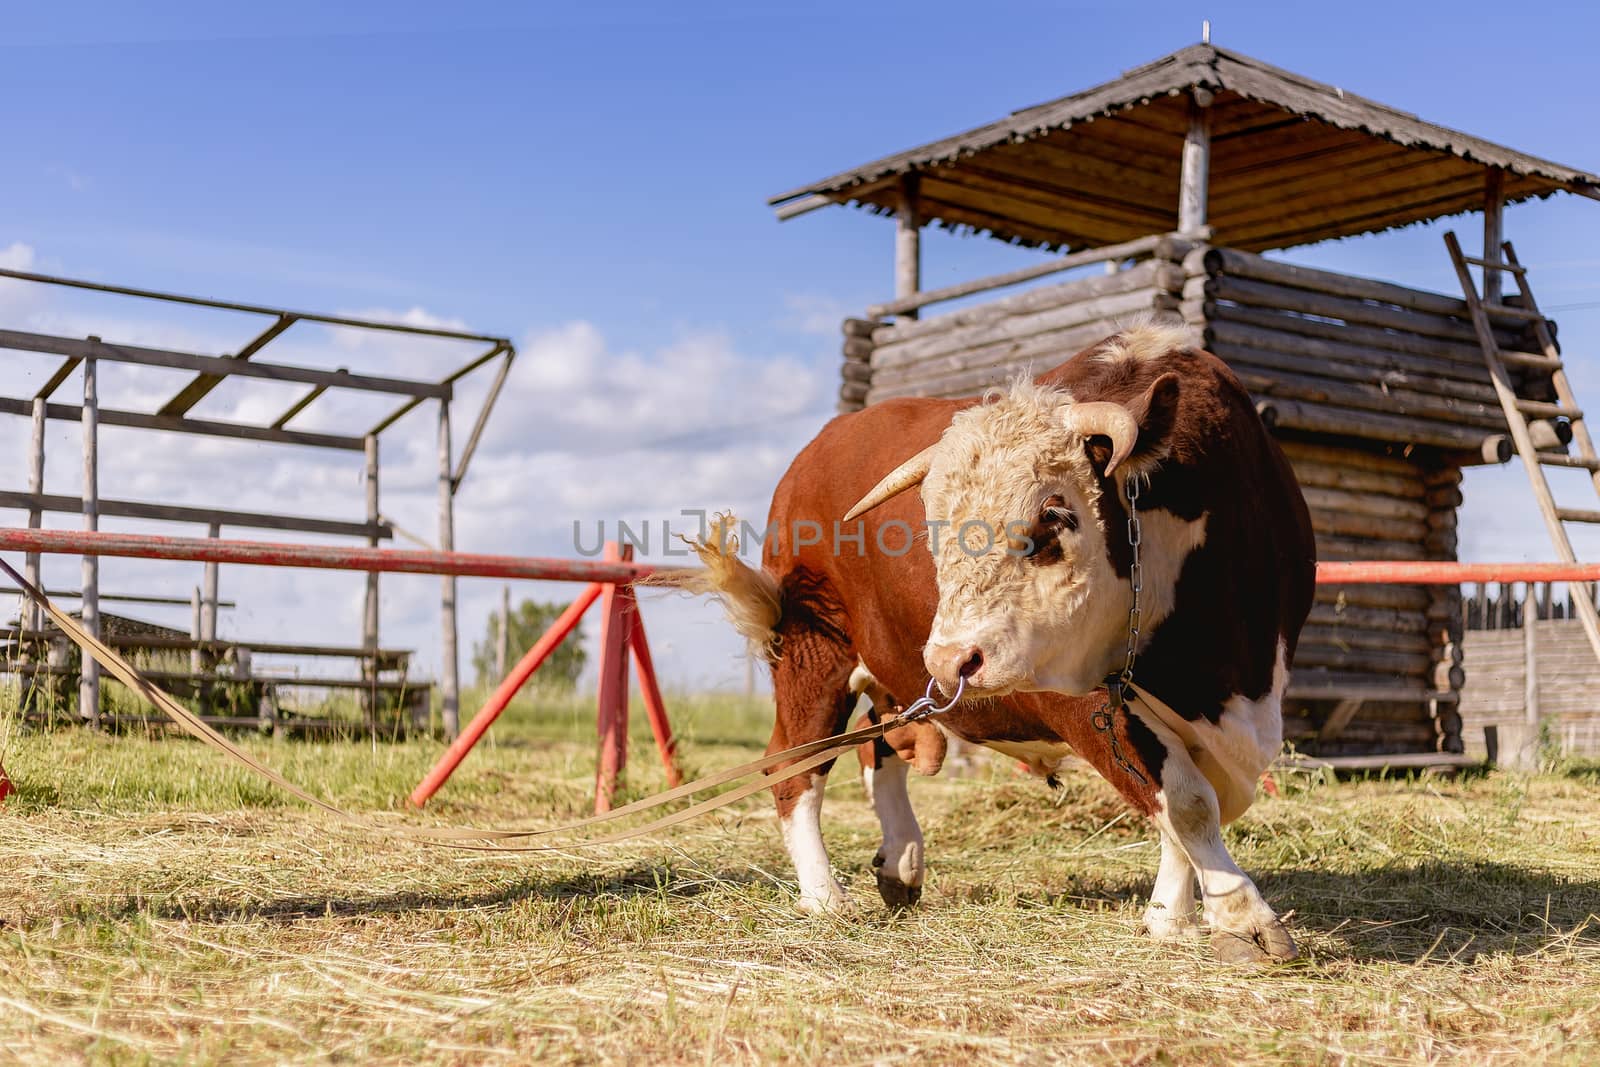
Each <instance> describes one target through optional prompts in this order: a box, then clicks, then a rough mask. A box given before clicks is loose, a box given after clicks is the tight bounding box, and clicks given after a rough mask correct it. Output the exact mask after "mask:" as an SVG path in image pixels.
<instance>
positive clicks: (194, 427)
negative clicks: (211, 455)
mask: <svg viewBox="0 0 1600 1067" xmlns="http://www.w3.org/2000/svg"><path fill="white" fill-rule="evenodd" d="M417 403H421V401H420V400H418V401H417ZM30 407H31V402H30V401H27V400H16V399H13V398H11V397H0V412H5V413H7V414H11V415H26V414H28V413H29V409H30ZM45 415H46V417H48V418H51V419H56V420H58V421H61V422H78V421H79V420H80V419H81V418H82V417H83V409H82V408H81V407H80V406H78V405H77V404H47V405H46V406H45ZM98 415H99V421H100V425H102V426H128V427H134V428H136V429H142V430H165V431H167V432H169V433H192V434H198V435H199V436H202V437H227V438H232V439H234V440H238V441H265V442H271V443H274V444H283V445H302V446H305V447H307V448H330V449H339V450H342V451H347V452H359V451H361V449H362V443H361V442H362V439H361V438H360V437H352V436H349V435H346V434H331V433H312V432H308V431H306V430H274V429H270V428H268V427H265V426H250V425H247V424H245V423H239V422H219V421H216V420H213V419H196V418H191V417H189V416H185V417H183V418H168V417H167V416H165V415H145V414H142V413H140V412H136V411H118V410H115V409H112V408H101V409H100V411H99V413H98Z"/></svg>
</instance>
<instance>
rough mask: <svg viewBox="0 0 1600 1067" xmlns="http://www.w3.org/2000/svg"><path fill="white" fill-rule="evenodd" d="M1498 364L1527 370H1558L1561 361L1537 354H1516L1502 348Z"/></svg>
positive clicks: (1511, 350)
mask: <svg viewBox="0 0 1600 1067" xmlns="http://www.w3.org/2000/svg"><path fill="white" fill-rule="evenodd" d="M1499 356H1500V362H1501V363H1504V364H1505V365H1506V366H1508V367H1526V368H1528V369H1529V370H1560V369H1561V360H1560V359H1559V358H1557V357H1555V356H1542V355H1540V354H1539V353H1537V352H1518V351H1516V350H1515V349H1504V348H1502V349H1501V350H1500V352H1499Z"/></svg>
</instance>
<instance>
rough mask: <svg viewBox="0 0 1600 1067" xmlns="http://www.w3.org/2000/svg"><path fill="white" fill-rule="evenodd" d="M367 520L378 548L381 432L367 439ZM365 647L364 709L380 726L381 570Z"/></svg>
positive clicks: (374, 578) (364, 621)
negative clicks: (379, 606) (379, 630)
mask: <svg viewBox="0 0 1600 1067" xmlns="http://www.w3.org/2000/svg"><path fill="white" fill-rule="evenodd" d="M365 451H366V463H367V466H366V478H367V522H369V523H370V524H372V532H371V533H370V534H368V535H367V546H368V547H369V548H377V547H378V530H377V525H378V522H379V521H380V520H379V510H378V435H377V434H368V435H367V438H366V449H365ZM361 647H362V648H363V649H365V650H366V652H367V658H366V659H364V660H362V661H361V680H362V681H364V682H366V683H367V686H366V688H364V689H362V690H361V711H362V714H363V715H364V716H365V717H366V719H367V723H368V725H370V726H374V727H375V726H376V725H377V714H378V690H377V685H376V683H377V680H378V572H377V571H368V572H367V595H366V601H365V603H364V605H363V610H362V613H361Z"/></svg>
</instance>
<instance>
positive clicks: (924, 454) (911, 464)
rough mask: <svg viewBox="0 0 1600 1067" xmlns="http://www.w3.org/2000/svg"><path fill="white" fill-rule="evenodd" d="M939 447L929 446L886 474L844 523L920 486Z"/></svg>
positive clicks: (846, 517) (858, 503)
mask: <svg viewBox="0 0 1600 1067" xmlns="http://www.w3.org/2000/svg"><path fill="white" fill-rule="evenodd" d="M938 447H939V446H938V444H937V443H935V444H931V445H929V446H928V447H927V448H924V449H923V450H922V451H921V452H918V453H917V454H916V455H914V456H912V457H911V458H910V459H908V460H906V461H905V462H904V463H902V464H900V466H898V467H896V468H895V469H894V470H892V471H890V472H889V473H888V474H886V475H885V476H884V478H883V481H881V482H879V483H878V484H877V485H875V486H873V487H872V489H871V490H870V491H869V492H868V493H867V495H866V496H864V497H862V498H861V499H860V500H858V501H856V506H855V507H853V508H851V509H850V510H849V511H847V512H846V513H845V516H844V521H845V522H849V521H850V520H851V519H854V518H855V517H856V516H857V515H860V514H861V513H863V512H866V511H871V510H872V509H873V508H875V507H877V506H878V505H879V504H881V503H883V502H884V501H885V500H888V499H889V498H890V497H892V496H898V495H899V494H901V493H903V492H905V491H906V490H907V489H910V488H911V487H912V486H914V485H918V484H920V483H921V482H922V479H924V478H926V477H927V476H928V468H929V466H931V465H932V464H933V452H934V449H936V448H938Z"/></svg>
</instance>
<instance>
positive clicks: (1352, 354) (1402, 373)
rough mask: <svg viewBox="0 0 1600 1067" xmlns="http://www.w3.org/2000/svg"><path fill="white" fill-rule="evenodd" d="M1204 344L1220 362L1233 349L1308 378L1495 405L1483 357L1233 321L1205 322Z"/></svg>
mask: <svg viewBox="0 0 1600 1067" xmlns="http://www.w3.org/2000/svg"><path fill="white" fill-rule="evenodd" d="M1205 338H1206V348H1207V349H1208V350H1209V351H1211V352H1212V353H1213V354H1214V355H1217V356H1221V357H1222V358H1223V359H1226V358H1227V351H1228V349H1229V348H1230V347H1231V346H1236V345H1237V346H1241V347H1244V348H1248V349H1253V350H1256V351H1265V352H1276V353H1278V354H1280V355H1282V356H1286V357H1289V358H1290V360H1292V361H1294V362H1291V363H1289V364H1287V366H1289V367H1290V368H1294V367H1295V366H1296V365H1298V366H1299V367H1300V368H1302V370H1303V372H1304V373H1311V372H1310V371H1309V370H1308V369H1305V368H1309V367H1311V366H1320V365H1325V366H1327V367H1328V368H1329V369H1328V370H1326V371H1323V372H1322V373H1324V374H1326V375H1327V376H1329V377H1339V378H1346V377H1347V378H1350V379H1351V380H1352V381H1372V380H1374V379H1381V380H1384V381H1391V382H1393V383H1394V384H1397V385H1412V386H1413V387H1417V388H1423V389H1425V390H1429V391H1435V392H1439V393H1442V394H1444V395H1449V396H1460V397H1463V398H1468V399H1472V400H1482V401H1486V402H1489V403H1494V402H1495V395H1494V390H1493V388H1491V387H1490V386H1489V384H1488V382H1487V380H1486V379H1485V377H1484V373H1483V360H1482V358H1481V357H1480V358H1479V359H1478V360H1477V362H1475V363H1470V364H1469V363H1467V362H1465V361H1459V362H1458V361H1456V360H1448V359H1439V358H1437V357H1435V356H1416V355H1410V354H1408V353H1403V352H1396V351H1394V350H1392V349H1384V348H1370V347H1367V346H1365V345H1360V344H1349V343H1346V342H1343V341H1332V340H1328V339H1326V338H1320V337H1309V336H1305V335H1302V334H1298V333H1291V332H1288V331H1285V330H1275V329H1270V328H1267V327H1262V326H1252V325H1249V324H1247V323H1243V322H1237V321H1234V320H1231V319H1218V320H1215V321H1212V322H1208V323H1207V324H1206V328H1205ZM1358 375H1359V376H1360V377H1357V376H1358Z"/></svg>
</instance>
